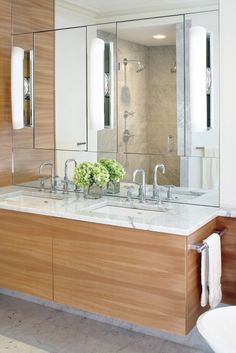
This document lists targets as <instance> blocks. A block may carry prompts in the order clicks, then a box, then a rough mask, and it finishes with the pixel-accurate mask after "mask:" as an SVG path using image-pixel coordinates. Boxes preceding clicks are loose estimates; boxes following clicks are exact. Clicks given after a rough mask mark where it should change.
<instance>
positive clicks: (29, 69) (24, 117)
mask: <svg viewBox="0 0 236 353" xmlns="http://www.w3.org/2000/svg"><path fill="white" fill-rule="evenodd" d="M11 103H12V127H13V129H14V130H18V129H23V128H24V127H33V115H34V109H33V50H29V51H25V50H24V49H23V48H20V47H12V54H11Z"/></svg>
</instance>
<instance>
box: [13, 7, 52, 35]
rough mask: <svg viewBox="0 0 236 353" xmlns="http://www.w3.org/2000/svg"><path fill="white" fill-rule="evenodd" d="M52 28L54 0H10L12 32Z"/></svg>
mask: <svg viewBox="0 0 236 353" xmlns="http://www.w3.org/2000/svg"><path fill="white" fill-rule="evenodd" d="M50 29H54V0H12V31H13V34H19V33H29V32H36V31H44V30H50Z"/></svg>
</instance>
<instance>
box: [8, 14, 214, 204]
mask: <svg viewBox="0 0 236 353" xmlns="http://www.w3.org/2000/svg"><path fill="white" fill-rule="evenodd" d="M215 15H216V13H206V14H204V13H201V14H194V15H188V16H186V24H185V31H184V23H183V17H182V16H171V17H167V18H158V19H149V20H138V21H126V22H120V23H118V24H115V23H113V24H106V25H96V26H95V25H93V26H88V27H87V28H86V27H80V28H74V29H64V30H60V31H55V48H54V46H53V45H51V44H50V45H51V48H52V52H51V54H54V49H55V88H56V89H55V107H56V115H55V120H56V121H55V125H56V152H55V151H54V149H53V147H52V148H51V150H50V151H49V150H47V153H46V149H45V148H44V151H45V153H46V154H44V152H43V151H42V153H41V152H38V151H37V150H36V149H34V148H35V147H37V146H38V145H37V144H36V145H33V135H32V136H31V137H30V139H29V138H28V139H27V138H22V136H23V135H22V134H21V135H19V134H18V135H17V134H15V135H14V148H15V151H14V154H15V161H14V165H15V175H14V182H15V183H24V180H25V181H27V182H30V183H31V185H32V183H34V185H36V187H37V186H38V180H37V179H38V167H39V164H40V163H41V162H44V161H45V160H53V158H54V152H55V165H56V174H57V175H59V177H60V179H62V183H61V185H63V177H64V173H65V161H66V160H67V159H71V158H74V159H75V160H76V161H77V162H78V163H80V162H82V161H91V162H96V161H99V160H100V159H102V158H114V159H116V160H117V161H119V162H120V163H121V164H122V165H123V166H124V168H125V169H126V177H125V180H124V183H123V184H122V188H121V194H120V196H122V197H126V193H127V189H126V188H125V186H127V183H131V182H132V180H133V172H134V170H135V169H137V168H143V169H144V170H145V173H146V182H147V184H148V186H147V189H148V193H149V195H151V190H152V184H153V178H154V176H153V169H154V166H155V165H156V164H164V166H165V174H162V173H161V172H160V170H159V171H158V175H157V178H158V183H159V184H160V185H162V186H164V188H163V199H165V200H166V201H167V198H168V197H169V199H168V201H171V202H187V203H193V204H203V205H214V206H217V205H218V204H219V202H218V186H219V180H218V178H219V163H218V133H219V125H218V124H219V120H218V118H219V116H218V114H219V112H218V107H217V102H218V66H217V65H218V63H217V60H216V56H217V51H218V46H217V35H216V34H215V32H214V31H215V28H217V25H216V27H214V26H215V24H214V23H217V22H214V19H215ZM209 16H210V17H209ZM213 18H214V19H213ZM211 19H212V21H211ZM117 26H118V41H117V35H116V34H117V31H116V28H117ZM197 26H202V27H204V28H206V42H207V43H208V54H210V55H208V62H207V60H206V63H207V64H208V65H209V64H210V68H211V87H210V90H209V91H208V92H207V91H206V89H204V95H205V98H206V100H207V99H208V101H210V108H211V109H210V115H209V110H208V120H207V119H206V122H207V127H208V130H206V131H202V132H197V131H194V129H193V128H192V121H191V120H192V117H191V111H190V93H189V92H190V73H189V72H190V52H189V48H190V39H189V38H190V37H189V32H190V28H191V27H197ZM210 26H211V27H210ZM213 29H214V31H213ZM184 32H185V33H186V38H184ZM49 34H50V36H51V37H50V38H51V40H50V43H52V42H53V43H54V41H53V39H54V37H53V36H54V32H44V33H43V35H42V33H36V34H35V37H36V39H37V38H38V37H39V36H40V38H41V39H42V40H41V42H40V43H39V39H37V40H36V43H35V49H36V53H37V52H38V53H39V54H40V56H39V57H40V58H41V56H42V55H41V53H42V51H41V52H40V51H39V49H38V48H39V46H40V44H41V46H42V44H44V43H45V36H46V37H47V36H48V35H49ZM52 34H53V35H52ZM163 36H165V38H163ZM17 37H18V38H19V37H20V36H17ZM184 40H185V45H186V48H185V52H184ZM43 48H44V51H43V53H45V57H46V59H47V57H48V46H45V45H43ZM45 48H46V49H45ZM96 48H97V49H99V50H100V51H99V53H100V54H99V58H100V59H101V61H100V66H96V65H97V64H98V61H99V60H96V59H98V56H96V50H97V49H96ZM101 48H102V50H101ZM94 52H95V56H94ZM46 54H47V55H46ZM50 58H51V56H50ZM38 60H39V58H38ZM48 62H50V64H51V63H53V64H54V62H53V60H51V59H50V60H48ZM184 64H186V67H184ZM100 69H101V70H100ZM42 70H45V65H44V63H43V64H41V66H40V70H39V61H38V62H36V68H35V72H36V73H37V75H38V76H37V78H38V80H39V82H40V84H41V86H40V92H42V93H43V94H44V93H45V92H46V94H47V97H48V90H47V89H45V87H46V85H47V83H48V82H53V81H54V79H53V77H54V76H53V75H54V70H50V71H49V74H50V75H51V76H50V80H49V79H48V74H47V75H44V76H43V78H44V79H43V80H40V79H41V77H42V75H41V72H42ZM93 70H94V72H95V73H93ZM91 73H92V74H91ZM96 74H98V75H97V76H96ZM185 76H186V77H185ZM51 77H52V79H51ZM95 77H97V78H99V87H100V88H99V90H97V91H96V90H94V89H93V87H92V86H93V84H94V79H95ZM36 81H37V80H36ZM42 81H43V82H42ZM36 83H37V82H36ZM36 86H37V85H36ZM51 87H54V86H53V85H51ZM96 87H98V86H97V85H95V88H96ZM185 87H186V90H185ZM50 92H51V91H50ZM52 92H54V90H52ZM94 92H95V93H94ZM53 94H54V93H53ZM184 94H185V95H186V96H184ZM98 96H99V97H100V100H99V103H98V106H96V104H97V103H96V98H97V97H98ZM209 96H210V97H209ZM50 97H51V96H50ZM50 97H49V98H50ZM35 98H36V99H38V101H39V93H37V94H36V95H35ZM52 102H53V99H51V98H50V99H48V101H46V100H40V104H38V105H37V106H36V123H37V121H38V123H37V124H38V125H37V126H36V128H35V131H34V132H35V136H36V137H37V136H38V135H39V133H38V131H39V124H41V127H43V129H44V130H43V133H41V134H40V136H39V137H40V139H42V138H44V137H45V131H48V128H46V129H45V123H46V122H47V121H48V120H49V119H48V116H52V115H53V114H51V113H50V115H48V116H46V119H45V120H43V121H42V118H43V117H44V118H45V110H43V111H42V110H41V113H40V116H39V112H38V111H39V110H40V107H41V105H42V104H44V103H45V105H46V106H47V108H48V105H49V104H51V103H52ZM101 102H102V104H101ZM99 104H100V105H99ZM206 106H207V105H206ZM50 112H51V110H50ZM53 113H54V111H53ZM98 113H99V115H98ZM185 113H186V116H185ZM37 116H38V119H37ZM94 116H95V121H96V124H97V123H98V124H97V125H96V124H95V125H94V124H93V118H94ZM206 117H207V116H206ZM185 118H186V124H185ZM23 130H26V129H23ZM23 130H22V132H23V133H24V136H26V135H25V134H26V132H27V131H23ZM31 130H32V129H31ZM52 135H54V134H52V133H51V132H50V134H48V137H47V138H48V141H49V142H50V141H53V137H52ZM16 137H17V138H16ZM40 141H41V140H40ZM36 142H37V139H36ZM27 144H28V145H27ZM40 146H45V144H41V145H40ZM20 147H21V148H22V147H23V148H24V149H26V148H27V149H29V151H30V152H29V154H28V157H29V158H28V161H27V163H28V166H25V163H26V162H25V150H24V149H21V148H20ZM85 151H86V152H85ZM191 155H193V156H194V157H191ZM195 156H196V157H195ZM29 161H30V162H29ZM25 168H26V169H25ZM73 168H74V166H73V164H72V163H71V164H70V165H69V177H70V180H71V181H72V179H73ZM25 170H26V171H29V173H28V174H29V176H30V177H27V175H25ZM59 185H60V183H59ZM173 185H174V187H173ZM72 190H73V188H72ZM167 192H168V193H167ZM168 195H169V196H168Z"/></svg>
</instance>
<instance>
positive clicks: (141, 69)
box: [123, 58, 146, 72]
mask: <svg viewBox="0 0 236 353" xmlns="http://www.w3.org/2000/svg"><path fill="white" fill-rule="evenodd" d="M128 63H136V64H137V67H136V72H141V71H143V70H144V69H145V68H146V67H145V65H144V64H143V63H142V62H141V61H139V60H129V59H127V58H124V59H123V64H124V65H125V66H127V65H128Z"/></svg>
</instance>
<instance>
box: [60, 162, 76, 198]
mask: <svg viewBox="0 0 236 353" xmlns="http://www.w3.org/2000/svg"><path fill="white" fill-rule="evenodd" d="M71 162H73V163H74V165H75V168H76V167H77V162H76V160H75V159H73V158H70V159H67V160H66V162H65V174H64V185H63V194H68V192H69V190H68V186H69V178H68V164H69V163H71Z"/></svg>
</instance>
